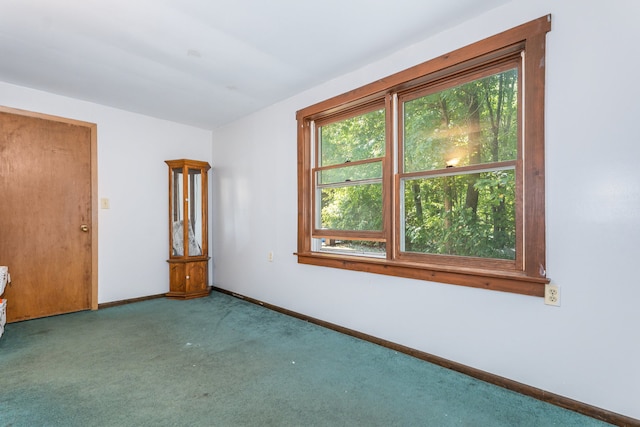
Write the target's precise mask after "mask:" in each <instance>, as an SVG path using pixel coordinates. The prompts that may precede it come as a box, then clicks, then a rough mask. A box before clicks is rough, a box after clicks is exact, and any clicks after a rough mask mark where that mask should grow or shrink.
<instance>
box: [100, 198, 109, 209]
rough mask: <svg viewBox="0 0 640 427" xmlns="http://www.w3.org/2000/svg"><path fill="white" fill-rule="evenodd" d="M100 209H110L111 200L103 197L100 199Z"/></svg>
mask: <svg viewBox="0 0 640 427" xmlns="http://www.w3.org/2000/svg"><path fill="white" fill-rule="evenodd" d="M100 208H101V209H109V199H107V198H106V197H103V198H102V199H100Z"/></svg>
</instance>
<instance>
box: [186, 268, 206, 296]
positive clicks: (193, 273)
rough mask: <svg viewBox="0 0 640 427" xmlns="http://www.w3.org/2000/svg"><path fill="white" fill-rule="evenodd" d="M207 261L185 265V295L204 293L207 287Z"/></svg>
mask: <svg viewBox="0 0 640 427" xmlns="http://www.w3.org/2000/svg"><path fill="white" fill-rule="evenodd" d="M207 276H208V274H207V261H202V262H190V263H188V264H187V279H186V280H187V293H193V292H205V291H207V290H208V288H209V286H208V285H207Z"/></svg>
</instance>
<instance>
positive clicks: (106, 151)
mask: <svg viewBox="0 0 640 427" xmlns="http://www.w3.org/2000/svg"><path fill="white" fill-rule="evenodd" d="M0 105H4V106H7V107H11V108H19V109H23V110H29V111H35V112H39V113H44V114H50V115H55V116H62V117H67V118H71V119H76V120H83V121H87V122H91V123H96V124H97V129H98V138H97V139H98V144H97V145H98V197H101V198H102V197H104V198H108V199H109V200H110V209H109V210H103V209H100V210H99V216H98V227H99V228H98V302H99V303H105V302H111V301H119V300H124V299H130V298H137V297H141V296H148V295H156V294H160V293H164V292H167V291H168V290H169V267H168V264H167V262H166V260H167V258H168V256H169V236H168V223H167V221H168V213H167V209H168V208H167V205H168V198H169V197H168V172H167V171H168V167H167V165H166V164H165V163H164V161H165V160H170V159H180V158H193V159H197V160H204V161H208V162H211V131H205V130H202V129H197V128H193V127H189V126H184V125H179V124H176V123H172V122H168V121H164V120H158V119H154V118H151V117H147V116H143V115H139V114H133V113H129V112H126V111H122V110H118V109H114V108H109V107H104V106H101V105H97V104H92V103H89V102H83V101H78V100H75V99H71V98H66V97H61V96H57V95H52V94H49V93H45V92H40V91H36V90H32V89H27V88H23V87H19V86H14V85H10V84H7V83H2V82H0Z"/></svg>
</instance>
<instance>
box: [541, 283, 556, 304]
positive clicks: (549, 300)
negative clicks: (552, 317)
mask: <svg viewBox="0 0 640 427" xmlns="http://www.w3.org/2000/svg"><path fill="white" fill-rule="evenodd" d="M544 303H545V304H547V305H554V306H556V307H559V306H560V287H559V286H558V285H544Z"/></svg>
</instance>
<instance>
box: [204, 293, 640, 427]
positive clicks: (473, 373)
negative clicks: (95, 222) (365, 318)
mask: <svg viewBox="0 0 640 427" xmlns="http://www.w3.org/2000/svg"><path fill="white" fill-rule="evenodd" d="M211 290H213V291H216V292H220V293H223V294H227V295H231V296H233V297H236V298H239V299H242V300H244V301H247V302H250V303H252V304H256V305H260V306H262V307H265V308H267V309H269V310H273V311H276V312H278V313H282V314H286V315H287V316H291V317H295V318H297V319H300V320H304V321H307V322H309V323H313V324H315V325H318V326H322V327H324V328H327V329H331V330H334V331H336V332H340V333H343V334H345V335H350V336H352V337H355V338H358V339H361V340H364V341H369V342H371V343H374V344H377V345H380V346H383V347H387V348H389V349H391V350H394V351H398V352H400V353H404V354H407V355H409V356H413V357H415V358H417V359H420V360H424V361H426V362H430V363H433V364H436V365H439V366H442V367H444V368H447V369H451V370H453V371H456V372H460V373H462V374H465V375H468V376H470V377H473V378H476V379H479V380H482V381H484V382H487V383H490V384H494V385H497V386H499V387H502V388H506V389H508V390H511V391H515V392H517V393H520V394H523V395H525V396H529V397H533V398H535V399H538V400H541V401H543V402H547V403H551V404H553V405H556V406H559V407H561V408H565V409H568V410H571V411H574V412H577V413H579V414H583V415H586V416H589V417H591V418H595V419H597V420H600V421H604V422H607V423H610V424H613V425H616V426H620V427H640V420H638V419H635V418H631V417H627V416H625V415H621V414H618V413H615V412H611V411H608V410H605V409H602V408H598V407H596V406H592V405H589V404H586V403H583V402H579V401H577V400H573V399H570V398H568V397H564V396H560V395H558V394H554V393H550V392H548V391H545V390H542V389H539V388H536V387H532V386H529V385H526V384H523V383H520V382H517V381H513V380H510V379H508V378H504V377H501V376H499V375H495V374H491V373H489V372H486V371H482V370H480V369H476V368H472V367H470V366H467V365H463V364H461V363H457V362H453V361H451V360H447V359H444V358H442V357H439V356H435V355H433V354H429V353H425V352H423V351H419V350H416V349H413V348H410V347H406V346H404V345H400V344H396V343H394V342H391V341H387V340H384V339H381V338H377V337H374V336H372V335H368V334H364V333H362V332H358V331H355V330H353V329H349V328H345V327H344V326H340V325H336V324H334V323H330V322H325V321H324V320H320V319H316V318H314V317H310V316H307V315H304V314H301V313H297V312H295V311H291V310H287V309H286V308H282V307H278V306H275V305H272V304H269V303H266V302H263V301H259V300H256V299H253V298H250V297H247V296H244V295H240V294H237V293H235V292H232V291H228V290H226V289H222V288H218V287H216V286H213V287H212V288H211Z"/></svg>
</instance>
